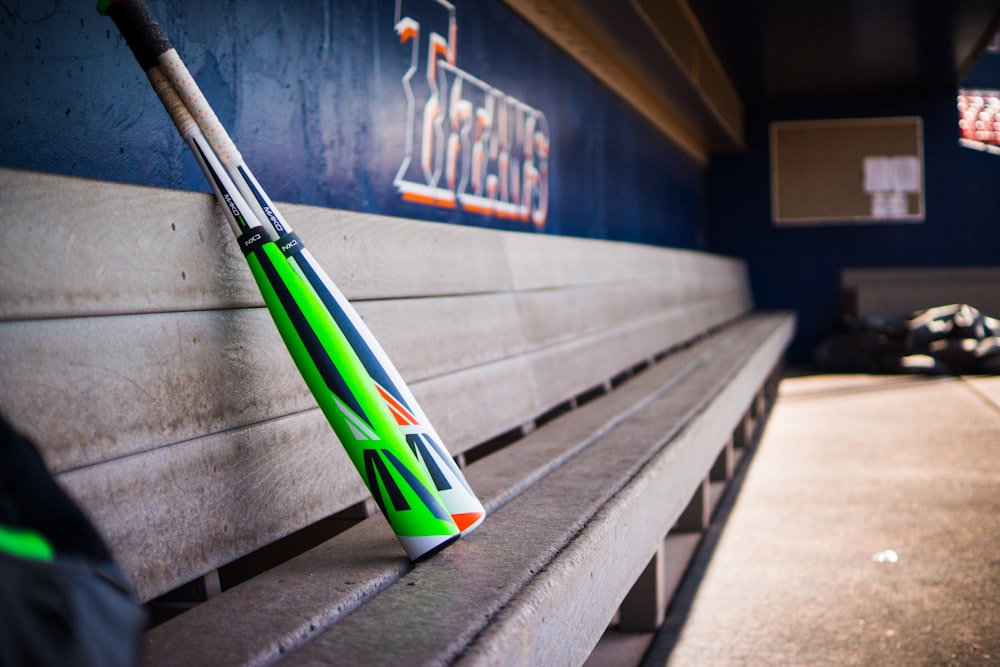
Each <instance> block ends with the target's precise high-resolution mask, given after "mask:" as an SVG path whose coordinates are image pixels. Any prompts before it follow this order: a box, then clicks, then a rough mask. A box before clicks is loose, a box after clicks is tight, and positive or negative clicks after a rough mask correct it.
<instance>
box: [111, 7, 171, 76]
mask: <svg viewBox="0 0 1000 667" xmlns="http://www.w3.org/2000/svg"><path fill="white" fill-rule="evenodd" d="M108 16H110V17H111V19H112V20H113V21H114V22H115V25H116V26H118V30H119V32H121V34H122V37H124V38H125V43H126V44H128V47H129V48H130V49H132V54H133V55H134V56H135V59H136V60H138V61H139V65H140V66H141V67H142V69H143V71H148V70H149V69H151V68H153V67H155V66H156V63H157V59H158V58H159V57H160V56H161V55H162V54H164V53H166V52H167V51H169V50H170V49H172V48H174V47H173V44H171V43H170V40H169V39H167V36H166V35H165V34H163V29H162V28H160V24H159V23H158V22H157V20H156V18H155V17H154V16H153V12H151V11H149V7H147V6H146V2H145V0H115V1H114V2H112V3H111V6H110V7H108Z"/></svg>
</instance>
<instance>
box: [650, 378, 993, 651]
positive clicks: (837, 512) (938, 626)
mask: <svg viewBox="0 0 1000 667" xmlns="http://www.w3.org/2000/svg"><path fill="white" fill-rule="evenodd" d="M715 542H716V543H715V549H714V552H713V554H712V557H711V559H710V560H709V561H707V563H704V564H703V566H702V574H703V577H702V578H701V580H700V582H699V585H698V586H697V588H696V589H693V588H692V587H689V592H688V594H687V600H686V601H685V600H683V599H682V600H681V606H682V607H683V606H689V607H690V608H689V610H688V613H687V614H686V615H684V617H683V618H680V619H678V618H677V616H676V615H675V616H674V617H673V618H672V619H671V622H670V624H668V626H669V627H667V628H666V629H665V630H664V631H663V632H662V633H661V635H660V636H658V637H657V638H656V639H655V640H654V641H653V647H652V648H651V650H650V652H649V653H648V654H647V656H646V661H645V663H644V665H652V664H656V665H663V664H667V665H673V666H681V667H686V666H689V665H694V666H701V665H713V666H714V665H991V664H993V665H1000V378H994V377H988V378H985V377H984V378H972V377H968V378H924V377H908V376H874V377H873V376H861V375H846V376H845V375H839V376H833V375H831V376H822V375H817V376H803V377H793V378H788V379H786V380H784V381H783V382H782V385H781V390H780V396H779V399H778V401H777V403H776V404H775V407H774V410H773V412H772V414H771V418H770V421H769V422H768V424H767V428H766V431H765V433H764V436H763V439H762V440H761V442H760V445H759V448H758V450H757V452H756V454H755V455H754V457H753V459H752V460H751V461H750V467H749V469H748V472H747V475H746V478H745V479H744V480H743V485H742V488H741V489H740V492H739V494H738V496H736V497H735V503H734V504H733V505H732V508H731V513H730V515H729V517H728V521H727V522H726V524H725V526H724V527H723V528H722V529H721V532H718V533H717V534H716V535H715ZM682 593H683V590H682Z"/></svg>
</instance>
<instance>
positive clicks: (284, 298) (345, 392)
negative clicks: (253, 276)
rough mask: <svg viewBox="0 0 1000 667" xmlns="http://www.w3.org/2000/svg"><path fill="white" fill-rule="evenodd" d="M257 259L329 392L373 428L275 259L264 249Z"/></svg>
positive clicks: (258, 253) (257, 254) (257, 255)
mask: <svg viewBox="0 0 1000 667" xmlns="http://www.w3.org/2000/svg"><path fill="white" fill-rule="evenodd" d="M254 256H256V257H257V259H258V261H260V265H261V267H262V268H263V269H264V275H266V276H267V280H268V282H269V283H270V284H271V288H272V289H273V290H274V292H275V294H276V295H277V296H278V300H279V301H280V302H281V306H282V308H284V310H285V313H286V314H287V315H288V319H289V320H291V322H292V326H293V327H294V328H295V331H296V333H298V335H299V338H301V339H302V343H303V344H304V345H305V347H306V350H307V351H308V352H309V358H310V359H312V361H313V363H314V364H316V370H318V371H319V374H320V377H322V378H323V382H324V383H325V384H326V386H327V388H328V389H329V390H330V391H332V392H333V394H334V395H335V396H336V397H337V398H339V399H340V400H341V401H342V402H343V403H344V404H345V405H346V406H347V407H348V408H349V409H350V410H351V411H352V412H354V414H355V415H357V416H358V417H360V418H361V419H363V420H364V421H365V422H366V423H367V424H368V425H369V426H371V420H370V419H368V416H367V415H366V414H365V412H364V410H362V409H361V404H360V403H358V400H357V398H355V396H354V393H353V392H352V391H351V389H350V387H348V386H347V382H346V381H345V380H344V376H343V375H341V374H340V371H339V370H337V365H336V364H334V363H333V360H332V359H331V358H330V355H329V354H328V353H327V351H326V348H325V347H323V343H322V342H321V341H320V339H319V336H317V335H316V332H315V331H314V330H313V328H312V326H311V325H310V324H309V320H308V319H306V316H305V315H304V314H303V313H302V310H301V309H300V308H299V305H298V304H297V303H296V302H295V299H294V298H292V294H291V292H289V291H288V287H286V286H285V283H284V281H283V280H282V279H281V276H279V275H278V270H277V269H275V268H274V264H272V263H271V258H270V257H268V255H267V253H265V252H264V251H263V248H261V250H259V251H257V252H255V253H254Z"/></svg>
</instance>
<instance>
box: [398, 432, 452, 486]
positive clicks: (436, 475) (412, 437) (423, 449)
mask: <svg viewBox="0 0 1000 667" xmlns="http://www.w3.org/2000/svg"><path fill="white" fill-rule="evenodd" d="M429 437H430V436H427V435H424V434H421V433H409V434H407V436H406V442H407V443H408V444H409V445H410V449H412V450H413V453H414V454H415V455H416V456H417V458H419V459H421V460H422V461H423V462H424V466H425V467H426V468H427V472H429V473H430V474H431V481H433V482H434V486H435V487H437V490H438V491H447V490H448V489H450V488H451V484H450V483H449V482H448V478H447V477H445V475H444V473H443V472H441V466H439V465H438V462H437V459H435V458H434V457H433V456H432V455H431V453H430V451H429V450H428V449H427V444H426V443H425V442H424V438H429Z"/></svg>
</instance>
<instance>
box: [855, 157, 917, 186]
mask: <svg viewBox="0 0 1000 667" xmlns="http://www.w3.org/2000/svg"><path fill="white" fill-rule="evenodd" d="M864 175H865V192H867V193H869V194H871V193H874V192H920V158H918V157H917V156H915V155H895V156H876V155H871V156H868V157H866V158H865V159H864Z"/></svg>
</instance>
